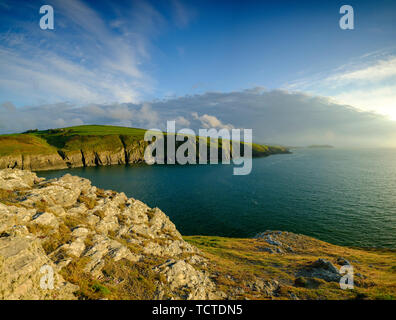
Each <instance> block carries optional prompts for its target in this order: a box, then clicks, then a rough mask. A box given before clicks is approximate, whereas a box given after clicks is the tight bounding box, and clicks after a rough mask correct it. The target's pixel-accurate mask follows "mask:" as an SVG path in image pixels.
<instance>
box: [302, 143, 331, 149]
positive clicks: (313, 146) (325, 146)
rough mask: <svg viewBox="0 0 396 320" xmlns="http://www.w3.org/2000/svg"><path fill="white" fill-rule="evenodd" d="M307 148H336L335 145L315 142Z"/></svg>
mask: <svg viewBox="0 0 396 320" xmlns="http://www.w3.org/2000/svg"><path fill="white" fill-rule="evenodd" d="M307 148H310V149H332V148H334V146H332V145H329V144H313V145H310V146H308V147H307Z"/></svg>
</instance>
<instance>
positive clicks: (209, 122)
mask: <svg viewBox="0 0 396 320" xmlns="http://www.w3.org/2000/svg"><path fill="white" fill-rule="evenodd" d="M191 115H192V116H193V118H194V119H195V120H199V121H200V122H201V124H202V126H203V127H204V128H207V129H209V128H224V129H233V128H234V126H233V125H231V124H223V123H222V122H221V121H220V120H219V119H217V118H216V117H215V116H210V115H208V114H204V115H202V116H199V115H198V113H197V112H193V113H191Z"/></svg>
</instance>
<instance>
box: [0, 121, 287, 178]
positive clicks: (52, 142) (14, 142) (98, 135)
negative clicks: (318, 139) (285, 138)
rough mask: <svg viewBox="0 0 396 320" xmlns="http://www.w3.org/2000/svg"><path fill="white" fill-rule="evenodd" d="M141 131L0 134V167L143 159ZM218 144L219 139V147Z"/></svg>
mask: <svg viewBox="0 0 396 320" xmlns="http://www.w3.org/2000/svg"><path fill="white" fill-rule="evenodd" d="M145 132H146V130H145V129H138V128H127V127H116V126H103V125H86V126H76V127H68V128H62V129H49V130H43V131H39V130H28V131H26V132H25V133H21V134H9V135H0V168H19V169H29V170H35V171H36V170H52V169H66V168H72V167H83V166H102V165H115V164H131V163H136V162H143V161H144V150H145V148H146V147H147V145H148V142H147V141H144V134H145ZM179 143H181V142H179ZM197 143H198V142H197ZM221 144H222V140H221V139H219V140H218V145H219V147H220V148H221ZM209 145H210V144H209ZM251 147H252V155H253V157H260V156H268V155H271V154H277V153H288V152H289V151H288V150H287V149H286V148H284V147H280V146H267V145H259V144H256V143H253V144H252V145H251Z"/></svg>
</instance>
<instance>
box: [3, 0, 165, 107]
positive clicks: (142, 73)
mask: <svg viewBox="0 0 396 320" xmlns="http://www.w3.org/2000/svg"><path fill="white" fill-rule="evenodd" d="M52 3H53V6H54V7H55V8H56V9H55V14H56V22H55V30H54V31H40V30H39V31H37V29H38V27H37V24H35V23H32V22H30V21H13V23H14V24H18V26H19V28H20V29H21V31H19V32H18V33H14V32H13V29H10V30H4V31H2V32H0V94H2V95H3V96H7V97H9V99H10V100H18V101H19V104H21V101H24V102H26V103H37V102H39V101H45V102H46V103H54V102H60V101H69V102H73V103H79V104H86V103H100V104H103V103H111V102H114V101H116V102H120V103H122V102H137V101H139V100H140V99H142V96H144V95H145V94H147V93H149V92H151V90H152V87H153V83H154V81H153V79H152V78H151V77H150V76H149V75H148V73H147V72H146V70H145V69H144V64H145V63H146V62H148V61H149V59H150V56H149V54H148V53H147V46H149V45H150V39H151V35H152V34H153V32H155V30H156V29H157V28H158V27H159V25H160V24H161V23H163V21H162V20H161V16H160V15H159V14H158V13H157V12H156V11H155V10H154V9H153V8H152V7H151V6H150V5H149V4H147V3H143V2H139V3H138V4H136V5H135V6H134V7H133V8H130V9H129V11H127V10H126V11H125V12H122V14H120V16H121V17H122V18H120V19H122V22H123V25H122V27H120V28H118V29H117V30H114V28H113V27H112V25H111V23H108V21H105V20H104V19H103V18H102V17H101V16H100V15H99V14H98V13H97V12H96V11H94V10H93V9H91V8H90V7H89V6H88V5H86V4H85V3H84V2H82V1H79V0H68V1H61V0H54V1H52ZM26 5H28V4H26ZM22 6H23V4H22ZM112 8H114V10H115V11H116V5H114V6H112ZM29 10H30V8H29ZM137 16H139V17H140V21H146V22H144V23H142V24H140V25H138V24H137V22H136V19H132V17H137Z"/></svg>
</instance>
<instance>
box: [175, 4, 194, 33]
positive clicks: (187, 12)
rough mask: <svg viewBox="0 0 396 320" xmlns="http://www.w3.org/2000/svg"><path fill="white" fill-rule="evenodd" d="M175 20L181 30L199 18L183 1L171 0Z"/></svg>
mask: <svg viewBox="0 0 396 320" xmlns="http://www.w3.org/2000/svg"><path fill="white" fill-rule="evenodd" d="M171 4H172V8H173V19H174V22H175V24H176V26H178V27H179V28H185V27H187V26H188V25H189V24H190V23H191V22H192V21H193V20H194V19H195V18H196V16H197V12H196V10H194V9H193V8H192V7H190V6H188V4H186V3H185V2H183V1H182V0H171Z"/></svg>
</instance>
